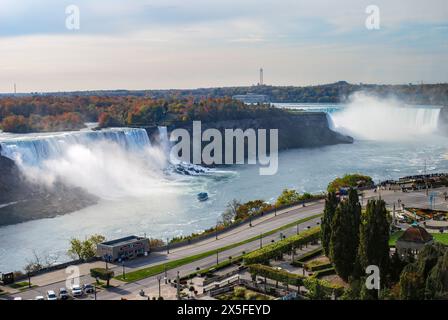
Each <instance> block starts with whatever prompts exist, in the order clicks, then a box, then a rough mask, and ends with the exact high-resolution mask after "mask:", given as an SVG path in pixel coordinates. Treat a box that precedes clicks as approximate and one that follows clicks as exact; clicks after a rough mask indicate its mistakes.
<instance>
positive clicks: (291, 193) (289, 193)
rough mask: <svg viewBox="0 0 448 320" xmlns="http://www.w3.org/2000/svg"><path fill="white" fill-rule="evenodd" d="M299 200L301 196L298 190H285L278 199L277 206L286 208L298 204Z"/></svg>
mask: <svg viewBox="0 0 448 320" xmlns="http://www.w3.org/2000/svg"><path fill="white" fill-rule="evenodd" d="M299 199H300V194H299V193H298V192H297V191H296V190H288V189H284V190H283V192H282V193H281V195H280V196H279V197H278V198H277V201H276V203H275V205H276V206H278V207H281V206H286V205H290V204H292V203H296V202H298V201H299Z"/></svg>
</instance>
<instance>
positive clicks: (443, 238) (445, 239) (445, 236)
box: [389, 231, 448, 246]
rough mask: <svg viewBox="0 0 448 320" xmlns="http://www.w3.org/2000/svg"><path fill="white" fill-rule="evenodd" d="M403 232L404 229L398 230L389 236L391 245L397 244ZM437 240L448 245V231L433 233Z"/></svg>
mask: <svg viewBox="0 0 448 320" xmlns="http://www.w3.org/2000/svg"><path fill="white" fill-rule="evenodd" d="M402 234H403V231H397V232H395V233H393V234H392V235H391V236H390V238H389V246H395V243H396V242H397V240H398V238H399V237H400V236H401V235H402ZM431 235H432V236H433V237H434V239H435V240H436V241H437V242H440V243H443V244H444V245H448V233H431Z"/></svg>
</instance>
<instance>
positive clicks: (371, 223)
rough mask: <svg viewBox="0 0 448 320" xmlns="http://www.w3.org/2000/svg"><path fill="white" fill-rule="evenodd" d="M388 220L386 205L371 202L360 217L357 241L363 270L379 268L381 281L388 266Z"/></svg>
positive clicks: (379, 202) (380, 201)
mask: <svg viewBox="0 0 448 320" xmlns="http://www.w3.org/2000/svg"><path fill="white" fill-rule="evenodd" d="M389 233H390V231H389V219H388V212H387V210H386V203H385V202H384V201H383V200H372V201H369V202H368V203H367V209H366V211H365V213H364V214H363V215H362V221H361V226H360V234H359V237H360V241H359V249H358V255H359V261H360V265H361V267H362V268H363V269H365V268H366V267H367V266H369V265H376V266H378V267H379V268H380V272H381V279H386V278H385V276H386V274H387V271H388V266H389Z"/></svg>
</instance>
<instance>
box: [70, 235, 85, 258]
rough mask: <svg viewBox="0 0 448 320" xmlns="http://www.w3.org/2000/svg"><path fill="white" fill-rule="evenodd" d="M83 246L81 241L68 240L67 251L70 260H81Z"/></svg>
mask: <svg viewBox="0 0 448 320" xmlns="http://www.w3.org/2000/svg"><path fill="white" fill-rule="evenodd" d="M82 251H83V245H82V241H81V240H79V239H76V238H72V239H70V248H69V249H68V250H67V253H68V255H69V256H70V257H71V258H72V259H77V260H81V259H82Z"/></svg>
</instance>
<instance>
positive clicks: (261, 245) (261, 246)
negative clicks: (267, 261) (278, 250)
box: [260, 233, 263, 249]
mask: <svg viewBox="0 0 448 320" xmlns="http://www.w3.org/2000/svg"><path fill="white" fill-rule="evenodd" d="M261 248H263V233H260V249H261Z"/></svg>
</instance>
